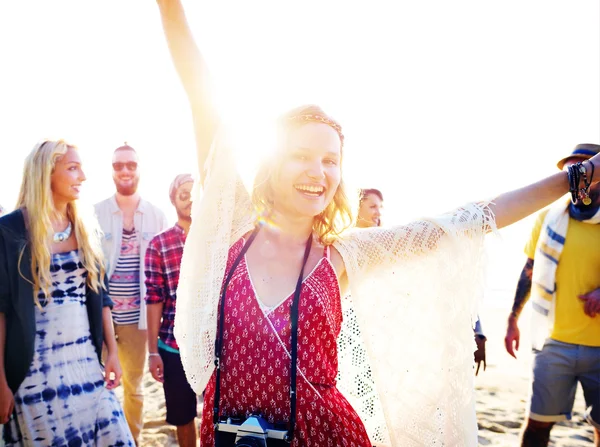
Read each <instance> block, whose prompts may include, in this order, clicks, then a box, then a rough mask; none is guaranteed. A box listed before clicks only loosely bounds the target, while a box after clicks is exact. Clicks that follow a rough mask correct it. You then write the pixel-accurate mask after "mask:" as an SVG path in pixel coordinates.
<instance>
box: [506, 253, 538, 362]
mask: <svg viewBox="0 0 600 447" xmlns="http://www.w3.org/2000/svg"><path fill="white" fill-rule="evenodd" d="M532 275H533V259H531V258H527V261H526V262H525V266H523V270H522V271H521V276H520V277H519V282H518V284H517V291H516V293H515V301H514V303H513V307H512V311H511V313H510V316H509V317H508V324H507V328H506V336H505V337H504V347H505V348H506V352H508V353H509V354H510V355H512V356H513V357H514V358H517V354H516V352H515V351H518V350H519V344H520V342H521V331H519V325H518V324H517V320H518V319H519V315H520V314H521V311H522V310H523V306H525V303H527V300H528V299H529V295H530V293H531V284H532V280H531V278H532Z"/></svg>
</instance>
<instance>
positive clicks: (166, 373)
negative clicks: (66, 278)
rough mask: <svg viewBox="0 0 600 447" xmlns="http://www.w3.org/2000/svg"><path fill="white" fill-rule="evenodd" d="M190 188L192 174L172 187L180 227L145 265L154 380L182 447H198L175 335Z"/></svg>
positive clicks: (158, 239)
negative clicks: (161, 392)
mask: <svg viewBox="0 0 600 447" xmlns="http://www.w3.org/2000/svg"><path fill="white" fill-rule="evenodd" d="M192 186H193V179H192V176H191V175H190V174H180V175H178V176H177V177H175V180H173V183H171V187H170V189H169V198H170V199H171V203H172V204H173V206H174V207H175V210H176V211H177V223H176V224H175V226H173V227H172V228H169V229H168V230H165V231H163V232H162V233H159V234H157V235H156V236H155V237H154V238H153V239H152V240H151V241H150V245H149V246H148V250H147V251H146V263H145V265H146V268H145V271H146V298H145V299H146V304H147V307H148V314H147V318H148V355H149V358H148V365H149V367H150V372H151V373H152V377H154V379H155V380H157V381H159V382H162V383H163V390H164V393H165V401H166V406H167V423H169V424H171V425H175V426H176V427H177V441H178V443H179V445H180V446H182V447H188V446H190V447H195V446H196V424H195V418H196V416H197V412H196V393H194V391H193V390H192V388H191V387H190V385H189V384H188V382H187V379H186V377H185V372H184V370H183V365H182V364H181V357H180V355H179V346H177V341H176V340H175V337H174V335H173V324H174V322H175V302H176V300H177V294H176V292H177V284H178V282H179V266H180V264H181V257H182V256H183V246H184V244H185V238H186V235H187V233H188V230H189V229H190V224H191V223H192V218H191V210H192V201H191V192H192Z"/></svg>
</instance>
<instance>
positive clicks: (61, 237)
mask: <svg viewBox="0 0 600 447" xmlns="http://www.w3.org/2000/svg"><path fill="white" fill-rule="evenodd" d="M72 229H73V226H72V225H71V222H70V221H69V225H67V228H65V229H64V231H59V232H58V233H54V236H53V237H52V240H53V241H54V243H55V244H58V243H59V242H64V241H66V240H67V239H69V236H71V230H72Z"/></svg>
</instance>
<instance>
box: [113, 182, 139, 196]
mask: <svg viewBox="0 0 600 447" xmlns="http://www.w3.org/2000/svg"><path fill="white" fill-rule="evenodd" d="M115 186H116V187H117V192H118V193H119V194H121V195H122V196H132V195H134V194H135V193H136V192H137V188H138V181H137V180H135V181H134V182H132V184H131V186H122V185H120V184H119V183H117V182H115Z"/></svg>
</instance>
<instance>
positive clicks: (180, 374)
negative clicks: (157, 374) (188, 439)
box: [158, 348, 198, 426]
mask: <svg viewBox="0 0 600 447" xmlns="http://www.w3.org/2000/svg"><path fill="white" fill-rule="evenodd" d="M158 353H159V354H160V357H161V358H162V361H163V365H164V382H163V389H164V392H165V404H166V407H167V423H168V424H171V425H175V426H181V425H187V424H189V423H190V422H191V421H193V420H194V418H195V417H196V416H197V414H198V412H197V410H196V405H197V399H196V393H194V390H192V387H190V385H189V383H188V381H187V378H186V377H185V372H184V370H183V365H182V364H181V357H180V355H179V354H176V353H174V352H169V351H167V350H165V349H161V348H158Z"/></svg>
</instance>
